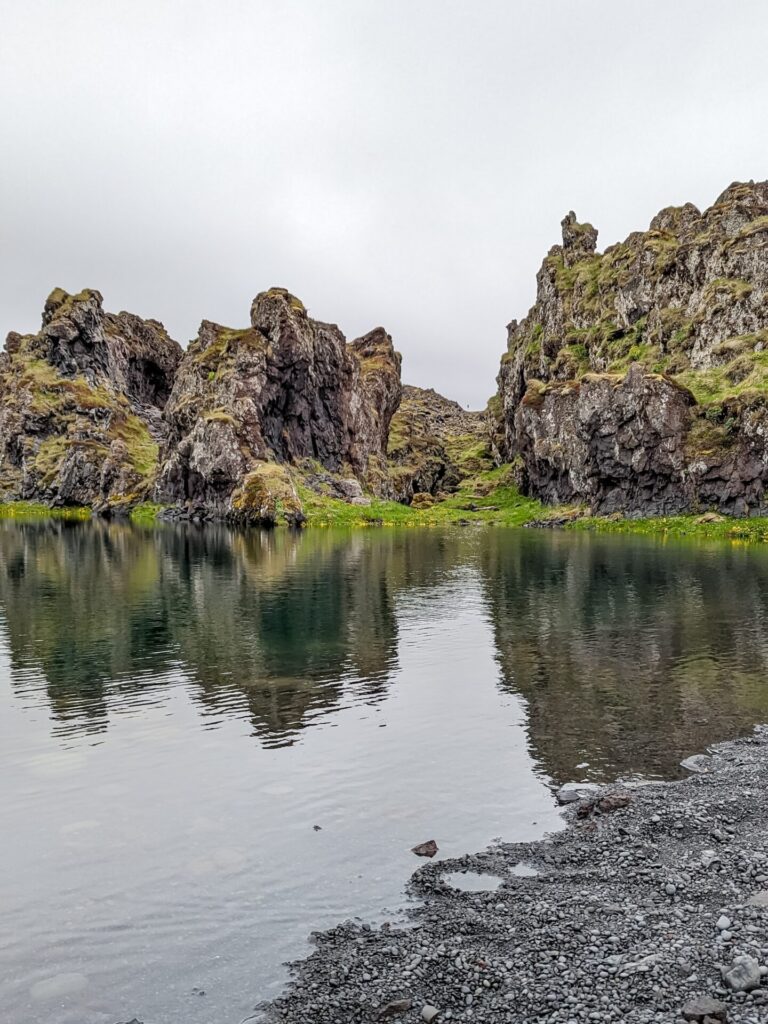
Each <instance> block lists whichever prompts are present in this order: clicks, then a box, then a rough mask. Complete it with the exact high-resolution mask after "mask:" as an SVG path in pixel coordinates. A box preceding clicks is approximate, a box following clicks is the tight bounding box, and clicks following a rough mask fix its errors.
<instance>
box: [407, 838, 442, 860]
mask: <svg viewBox="0 0 768 1024" xmlns="http://www.w3.org/2000/svg"><path fill="white" fill-rule="evenodd" d="M437 850H438V846H437V843H436V842H435V840H434V839H428V840H427V841H426V843H419V845H418V846H414V847H413V848H412V849H411V853H415V854H416V856H417V857H434V856H435V854H436V853H437Z"/></svg>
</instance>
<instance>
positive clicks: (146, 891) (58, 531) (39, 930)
mask: <svg viewBox="0 0 768 1024" xmlns="http://www.w3.org/2000/svg"><path fill="white" fill-rule="evenodd" d="M767 612H768V561H766V556H765V554H764V553H763V552H762V551H761V550H759V549H744V548H736V547H722V546H687V547H684V546H675V545H671V544H667V545H663V544H659V543H657V542H654V541H649V540H647V539H645V538H626V537H607V538H600V537H594V536H588V535H581V534H559V533H549V532H547V533H539V532H535V531H527V530H519V531H515V530H493V529H486V530H479V531H476V530H473V529H469V530H462V529H453V530H446V531H438V530H419V531H415V530H404V531H397V530H371V531H367V532H363V531H358V532H352V533H344V532H339V533H336V532H333V531H323V530H313V531H307V532H305V533H302V534H292V533H288V532H286V531H277V532H273V533H262V532H259V531H249V532H236V531H228V530H225V529H223V528H215V527H206V528H201V529H197V528H195V527H187V526H180V527H167V528H158V529H140V528H136V527H131V526H128V525H104V524H98V523H94V524H90V523H86V524H79V523H73V524H69V523H32V524H24V523H9V522H5V523H0V613H1V616H0V834H1V835H2V845H1V846H0V907H2V916H1V917H0V1018H2V1019H3V1020H4V1021H6V1020H7V1021H8V1022H9V1024H44V1022H45V1024H115V1022H116V1021H119V1020H129V1019H131V1017H133V1016H136V1017H138V1018H139V1019H140V1020H143V1021H145V1022H146V1024H181V1022H184V1024H210V1022H216V1024H227V1022H230V1021H231V1022H234V1024H237V1022H239V1021H241V1020H243V1019H244V1018H245V1017H246V1016H247V1015H248V1014H249V1012H250V1010H251V1008H252V1007H253V1005H254V1004H255V1003H256V1002H258V1001H259V1000H261V999H264V998H269V997H270V995H273V994H274V993H275V992H276V991H277V990H278V989H279V987H280V985H281V984H282V983H283V981H284V978H285V972H284V970H283V968H282V967H281V964H282V962H283V961H284V960H285V959H287V958H289V957H293V956H298V955H302V954H303V953H304V952H305V950H306V948H307V947H306V945H305V940H306V936H307V933H308V932H309V931H310V930H311V929H312V928H317V927H324V926H328V925H331V924H333V923H335V922H336V921H338V920H340V919H343V918H345V917H349V916H355V915H358V916H361V917H363V918H366V919H378V920H382V919H393V916H395V915H396V914H397V913H398V912H399V908H401V907H402V904H403V899H402V897H401V892H402V887H403V885H404V883H405V881H406V880H407V878H408V876H409V874H410V872H411V871H412V870H413V869H414V868H415V867H416V866H418V863H419V862H418V860H417V859H416V858H415V857H414V856H413V854H412V853H410V847H412V846H413V845H415V844H416V843H420V842H423V841H425V840H427V839H432V838H434V839H436V840H437V843H438V845H439V847H440V853H439V854H438V856H439V857H443V856H454V855H458V854H461V853H464V852H467V851H469V850H474V849H478V848H481V847H483V846H485V845H486V844H487V843H488V842H490V841H492V840H493V839H494V838H495V837H499V836H502V837H504V838H505V839H509V840H525V839H531V838H536V837H538V836H540V835H542V834H543V833H544V832H546V831H549V830H551V829H553V828H556V827H558V825H559V817H558V815H557V812H556V809H555V807H554V805H553V801H552V796H551V790H550V785H551V784H552V783H554V782H559V781H565V780H567V779H571V778H576V779H605V778H613V777H615V776H617V775H623V776H627V777H636V776H648V777H661V776H666V775H670V774H675V773H677V771H678V768H677V764H678V762H679V760H680V758H681V757H684V756H686V755H687V754H689V753H691V752H693V751H695V750H699V749H702V748H703V747H704V746H706V745H707V744H708V743H710V742H712V741H714V740H717V739H721V738H725V737H727V736H730V735H735V734H737V733H739V732H743V731H744V730H746V729H748V728H749V727H750V726H751V725H752V724H753V723H754V722H756V721H759V720H764V719H768V687H767V686H766V666H767V665H768V619H767V618H766V613H767ZM202 993H204V994H202Z"/></svg>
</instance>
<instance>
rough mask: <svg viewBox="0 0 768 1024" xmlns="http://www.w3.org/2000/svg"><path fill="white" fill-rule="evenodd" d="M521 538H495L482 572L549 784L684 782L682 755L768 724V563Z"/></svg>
mask: <svg viewBox="0 0 768 1024" xmlns="http://www.w3.org/2000/svg"><path fill="white" fill-rule="evenodd" d="M516 538H517V539H516V541H515V542H514V543H510V541H509V535H504V534H502V533H501V532H493V533H488V534H487V539H486V541H485V543H484V544H483V546H482V555H481V559H482V563H483V569H484V576H485V580H486V586H487V593H488V601H489V605H490V609H491V616H492V619H493V624H494V633H495V638H496V644H497V649H498V658H499V663H500V666H501V670H502V686H504V687H505V688H508V689H510V690H512V691H514V692H515V693H517V694H520V695H522V696H523V697H524V698H525V700H526V701H527V705H528V713H529V723H528V729H529V736H530V743H531V747H532V752H533V754H534V757H535V758H536V760H537V761H538V762H539V763H540V764H541V765H542V767H543V769H544V770H545V771H546V772H547V773H548V774H550V775H551V776H553V777H554V778H555V779H558V780H561V781H562V780H565V779H569V778H580V777H583V776H585V775H588V774H594V775H599V776H603V777H609V778H610V777H615V776H616V775H620V774H632V773H634V772H638V771H644V772H656V773H658V774H660V775H664V776H670V775H674V774H675V773H676V772H678V771H679V768H678V762H679V761H680V759H681V758H682V757H684V756H685V755H686V754H688V753H690V752H691V751H694V750H701V749H703V748H705V747H706V746H707V745H708V744H709V743H712V742H714V741H716V740H719V739H722V738H724V737H726V736H728V735H733V734H736V733H738V732H742V731H744V730H746V729H749V728H750V727H751V725H752V724H753V723H754V722H756V721H765V720H766V719H767V718H768V671H767V670H768V556H767V555H766V553H764V552H762V551H761V550H759V549H755V548H751V549H744V548H726V547H723V546H716V547H712V548H709V549H708V548H704V547H700V546H698V547H697V546H693V545H692V546H680V545H674V544H666V545H662V544H658V543H653V542H646V541H645V540H644V539H643V538H637V539H633V538H626V537H596V536H590V535H573V534H561V533H556V532H555V533H549V532H546V533H541V532H535V533H534V532H533V531H531V532H528V531H521V532H520V533H518V534H517V535H516ZM584 762H588V763H589V768H587V769H585V768H579V767H578V766H579V765H582V764H583V763H584Z"/></svg>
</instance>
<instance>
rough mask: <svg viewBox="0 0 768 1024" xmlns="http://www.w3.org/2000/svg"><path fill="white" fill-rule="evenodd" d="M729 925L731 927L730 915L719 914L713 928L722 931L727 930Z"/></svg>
mask: <svg viewBox="0 0 768 1024" xmlns="http://www.w3.org/2000/svg"><path fill="white" fill-rule="evenodd" d="M730 927H731V919H730V917H726V916H725V914H721V915H720V917H718V919H717V921H716V922H715V928H717V930H718V931H719V932H724V931H727V929H728V928H730Z"/></svg>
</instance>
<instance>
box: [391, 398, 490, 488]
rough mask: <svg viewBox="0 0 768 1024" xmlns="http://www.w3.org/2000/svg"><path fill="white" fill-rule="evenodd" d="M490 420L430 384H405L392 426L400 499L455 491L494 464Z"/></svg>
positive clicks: (393, 462) (393, 473) (394, 475)
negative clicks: (423, 385) (429, 385)
mask: <svg viewBox="0 0 768 1024" xmlns="http://www.w3.org/2000/svg"><path fill="white" fill-rule="evenodd" d="M490 430H491V423H490V421H489V419H488V417H487V416H486V414H485V413H482V412H468V411H467V410H465V409H462V407H461V406H460V405H459V403H458V402H452V401H451V400H450V399H448V398H443V396H442V395H439V394H438V393H437V392H436V391H434V390H433V389H432V388H429V389H425V388H416V387H412V386H410V385H406V386H405V387H404V388H403V395H402V400H401V402H400V408H399V409H398V411H397V412H396V413H395V415H394V417H393V419H392V424H391V428H390V432H389V439H388V446H387V453H388V457H389V462H390V466H391V470H390V479H391V484H392V490H393V493H394V497H395V498H397V500H398V501H405V502H413V501H414V499H415V500H416V502H417V503H419V502H422V503H423V502H424V501H425V499H434V498H438V499H439V498H440V497H441V496H444V495H445V494H446V493H450V492H452V491H455V490H456V489H457V488H458V487H459V486H460V484H461V483H462V481H464V480H466V479H467V478H470V477H472V476H474V475H476V474H478V473H482V472H484V471H487V470H489V469H492V468H493V465H494V463H493V458H492V455H491V443H490V442H491V438H490Z"/></svg>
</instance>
